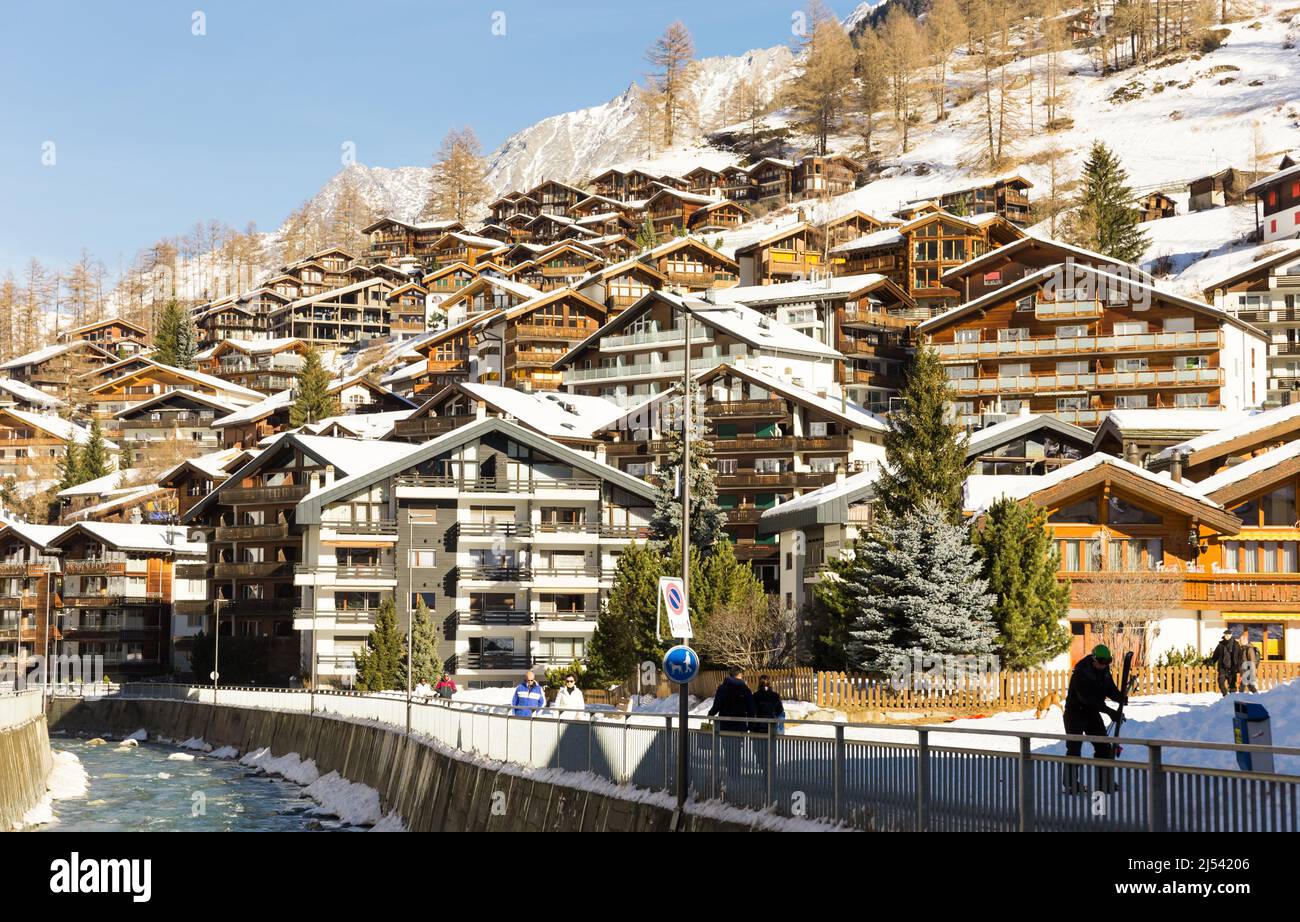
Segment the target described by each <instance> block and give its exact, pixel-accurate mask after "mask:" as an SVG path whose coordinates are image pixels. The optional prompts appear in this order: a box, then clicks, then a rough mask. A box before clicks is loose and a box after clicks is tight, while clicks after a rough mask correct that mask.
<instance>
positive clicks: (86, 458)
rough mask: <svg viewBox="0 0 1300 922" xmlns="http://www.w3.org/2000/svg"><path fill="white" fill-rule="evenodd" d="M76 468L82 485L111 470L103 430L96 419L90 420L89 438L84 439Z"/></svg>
mask: <svg viewBox="0 0 1300 922" xmlns="http://www.w3.org/2000/svg"><path fill="white" fill-rule="evenodd" d="M77 466H78V470H79V472H80V476H81V478H82V479H81V482H82V483H85V482H86V481H87V480H96V479H98V478H100V477H103V476H105V475H106V474H108V473H109V472H110V471H112V470H113V459H112V458H111V457H110V456H109V453H108V444H107V442H105V441H104V430H103V428H102V427H101V426H100V424H99V419H98V418H96V419H94V420H91V423H90V436H89V438H87V439H86V444H85V447H83V448H82V449H81V451H80V457H79V459H78V465H77Z"/></svg>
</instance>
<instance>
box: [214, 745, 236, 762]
mask: <svg viewBox="0 0 1300 922" xmlns="http://www.w3.org/2000/svg"><path fill="white" fill-rule="evenodd" d="M208 756H209V758H213V759H236V758H239V750H238V749H236V748H235V747H234V746H222V747H221V748H220V749H214V750H212V751H211V752H209V753H208Z"/></svg>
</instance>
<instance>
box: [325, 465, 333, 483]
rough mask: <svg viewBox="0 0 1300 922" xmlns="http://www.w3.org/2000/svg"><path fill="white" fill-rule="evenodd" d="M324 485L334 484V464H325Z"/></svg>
mask: <svg viewBox="0 0 1300 922" xmlns="http://www.w3.org/2000/svg"><path fill="white" fill-rule="evenodd" d="M324 485H325V486H326V487H332V486H334V465H332V464H327V465H325V484H324Z"/></svg>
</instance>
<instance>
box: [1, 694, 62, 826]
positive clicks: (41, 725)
mask: <svg viewBox="0 0 1300 922" xmlns="http://www.w3.org/2000/svg"><path fill="white" fill-rule="evenodd" d="M53 764H54V762H53V757H52V756H51V755H50V738H49V734H48V732H47V731H46V727H45V718H44V717H37V718H36V719H35V720H29V721H27V722H26V723H23V724H21V725H19V726H16V727H7V728H5V729H3V730H0V831H7V830H10V829H13V828H14V827H15V826H17V825H18V823H19V822H21V821H22V818H23V815H24V814H26V813H27V811H28V810H30V809H31V808H32V807H34V806H36V805H37V804H38V803H40V801H41V799H42V798H43V797H44V796H45V782H46V779H47V778H49V776H50V769H51V768H52V767H53Z"/></svg>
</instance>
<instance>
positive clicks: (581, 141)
mask: <svg viewBox="0 0 1300 922" xmlns="http://www.w3.org/2000/svg"><path fill="white" fill-rule="evenodd" d="M793 63H794V56H793V54H792V53H791V51H790V49H789V48H787V47H786V46H784V45H777V46H775V47H773V48H761V49H755V50H753V51H749V52H747V53H745V54H743V55H735V56H724V57H714V58H703V59H701V60H699V61H697V62H696V64H695V70H696V76H695V80H694V84H693V87H692V88H693V91H694V95H695V100H696V109H697V111H698V114H699V120H700V123H701V125H700V127H701V128H703V129H704V130H709V129H711V128H715V127H717V126H718V125H720V124H721V120H720V119H719V115H720V113H722V112H723V109H724V107H725V105H726V103H727V99H728V97H729V96H730V94H731V92H732V91H733V90H734V89H735V86H736V84H737V83H739V82H740V81H742V80H745V79H750V80H753V81H755V83H756V84H757V85H759V86H760V87H764V88H766V89H767V91H768V98H769V99H770V98H771V94H774V93H775V92H776V91H777V89H778V88H779V87H780V86H781V84H782V83H784V81H785V80H786V79H787V78H788V76H789V73H790V69H791V66H792V65H793ZM636 100H637V91H636V87H635V86H629V87H628V88H627V89H626V90H625V91H624V92H623V93H621V94H619V95H618V96H616V97H615V98H613V99H611V100H610V101H609V102H606V103H602V104H601V105H598V106H591V107H589V108H586V109H578V110H577V111H575V112H565V113H563V114H562V115H554V116H551V117H550V118H546V119H542V121H540V122H538V123H537V124H535V125H532V126H530V127H528V128H525V129H524V130H523V131H520V132H517V133H516V134H513V135H511V136H510V137H509V138H507V139H506V141H505V143H503V144H502V145H501V147H499V148H498V149H497V150H496V151H494V152H493V153H492V155H491V156H490V157H489V158H488V182H489V184H490V185H491V187H492V189H493V191H494V192H497V193H501V192H505V191H507V190H510V189H528V188H530V187H532V186H534V185H536V184H537V183H538V182H540V181H541V180H543V179H558V180H560V181H562V182H578V181H581V180H584V179H587V178H589V177H590V176H592V175H593V174H595V173H597V172H599V171H600V170H603V169H605V168H607V167H610V166H615V165H632V164H633V163H635V164H638V165H639V164H641V163H643V162H645V161H656V160H659V161H663V160H669V161H675V160H677V159H678V157H681V156H687V155H689V154H690V152H691V149H692V148H694V147H697V146H698V143H697V142H698V141H699V139H700V136H701V132H699V131H697V132H695V134H694V135H693V136H692V137H691V138H689V139H688V143H687V144H685V145H683V146H682V148H681V149H680V150H678V151H665V152H654V153H652V152H651V151H649V150H647V149H646V148H645V146H644V145H643V144H642V143H641V142H640V141H639V140H638V132H637V130H636V122H637V117H636V107H637V104H636ZM716 154H717V152H716V151H715V152H714V155H715V156H716ZM692 162H697V161H692ZM725 162H726V161H724V163H725Z"/></svg>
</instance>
